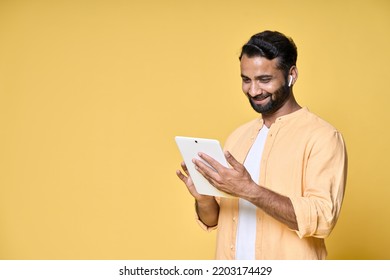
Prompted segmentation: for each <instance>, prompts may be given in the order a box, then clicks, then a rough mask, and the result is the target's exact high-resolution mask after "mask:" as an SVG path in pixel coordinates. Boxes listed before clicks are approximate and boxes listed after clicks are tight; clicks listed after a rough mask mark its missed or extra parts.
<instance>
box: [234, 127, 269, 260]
mask: <svg viewBox="0 0 390 280" xmlns="http://www.w3.org/2000/svg"><path fill="white" fill-rule="evenodd" d="M268 131H269V129H268V127H266V126H265V125H264V126H263V127H262V128H261V130H260V132H259V134H258V135H257V137H256V140H255V142H254V143H253V145H252V147H251V149H250V150H249V153H248V156H247V157H246V159H245V162H244V166H245V168H246V169H247V170H248V172H249V174H250V175H251V177H252V180H253V181H255V182H256V183H258V180H259V177H260V164H261V156H262V154H263V149H264V144H265V141H266V139H267V134H268ZM256 209H257V207H256V206H255V205H253V204H252V203H250V202H248V201H246V200H244V199H239V211H238V227H237V239H236V259H237V260H254V259H255V243H256Z"/></svg>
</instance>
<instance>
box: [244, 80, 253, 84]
mask: <svg viewBox="0 0 390 280" xmlns="http://www.w3.org/2000/svg"><path fill="white" fill-rule="evenodd" d="M242 82H243V83H245V84H248V83H250V82H251V80H249V79H242Z"/></svg>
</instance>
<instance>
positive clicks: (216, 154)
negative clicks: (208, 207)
mask: <svg viewBox="0 0 390 280" xmlns="http://www.w3.org/2000/svg"><path fill="white" fill-rule="evenodd" d="M175 140H176V144H177V146H178V147H179V150H180V153H181V155H182V157H183V160H184V163H185V164H186V166H187V169H188V172H189V173H190V175H191V179H192V181H193V182H194V185H195V188H196V190H197V192H198V193H200V194H205V195H211V196H220V197H233V196H231V195H229V194H227V193H224V192H222V191H220V190H218V189H216V188H215V187H214V186H213V185H211V184H210V183H209V181H207V180H206V179H205V178H204V177H203V176H202V174H200V173H199V172H198V171H197V170H196V169H195V164H194V163H193V162H192V160H193V159H194V158H196V159H200V157H199V156H198V153H199V152H202V153H205V154H207V155H209V156H211V157H212V158H214V159H215V160H217V161H218V162H219V163H221V164H222V165H223V166H226V167H228V166H229V165H228V163H227V161H226V158H225V155H224V153H223V150H222V148H221V145H220V143H219V141H218V140H215V139H206V138H195V137H184V136H176V137H175ZM206 164H207V163H206Z"/></svg>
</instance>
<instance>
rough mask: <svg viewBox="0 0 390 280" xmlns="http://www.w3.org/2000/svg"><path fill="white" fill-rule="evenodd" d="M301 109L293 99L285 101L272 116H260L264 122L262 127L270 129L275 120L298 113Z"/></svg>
mask: <svg viewBox="0 0 390 280" xmlns="http://www.w3.org/2000/svg"><path fill="white" fill-rule="evenodd" d="M301 108H302V107H301V106H300V105H299V104H298V103H297V102H296V100H295V99H294V98H293V99H291V100H289V101H287V102H286V103H285V104H284V105H283V106H282V107H281V108H280V109H279V110H277V111H276V112H273V113H272V114H269V115H268V114H262V118H263V121H264V125H265V126H266V127H268V128H269V127H270V126H271V125H272V124H273V123H274V122H275V121H276V119H277V118H279V117H282V116H285V115H288V114H291V113H293V112H295V111H298V110H299V109H301Z"/></svg>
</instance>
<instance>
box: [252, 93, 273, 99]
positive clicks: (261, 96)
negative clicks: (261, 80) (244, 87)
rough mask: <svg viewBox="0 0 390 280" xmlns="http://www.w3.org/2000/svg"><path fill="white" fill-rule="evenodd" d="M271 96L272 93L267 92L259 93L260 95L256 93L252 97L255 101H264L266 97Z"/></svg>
mask: <svg viewBox="0 0 390 280" xmlns="http://www.w3.org/2000/svg"><path fill="white" fill-rule="evenodd" d="M270 96H271V94H270V93H265V94H259V95H256V96H254V97H251V99H252V100H253V101H262V100H264V99H266V98H268V97H270Z"/></svg>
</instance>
